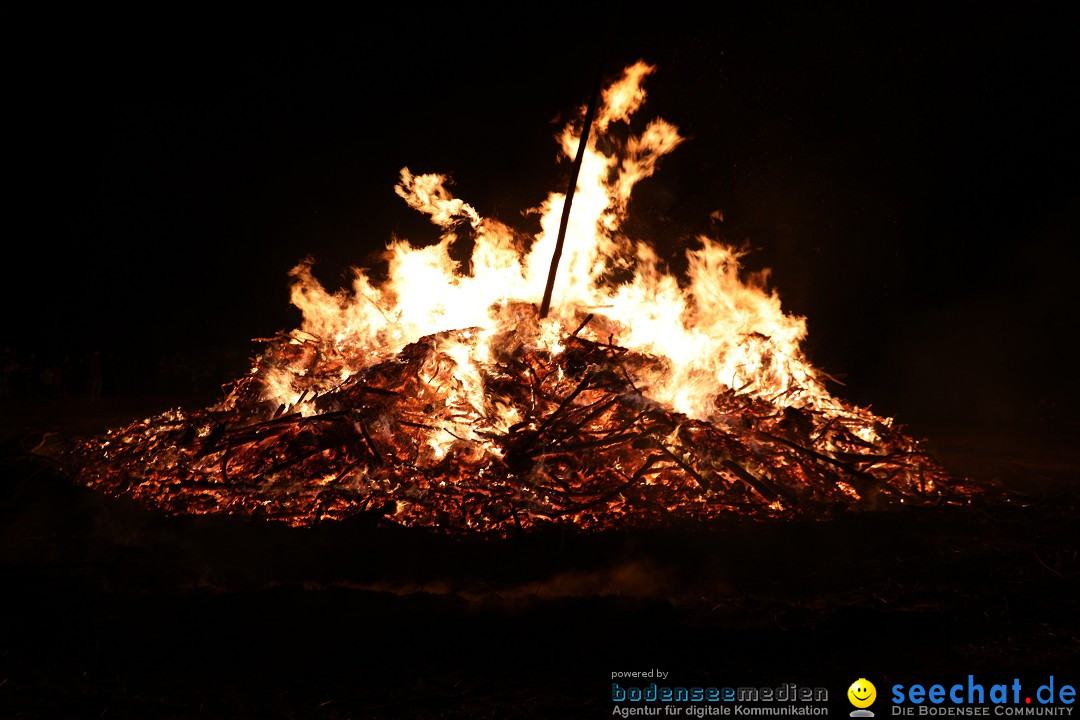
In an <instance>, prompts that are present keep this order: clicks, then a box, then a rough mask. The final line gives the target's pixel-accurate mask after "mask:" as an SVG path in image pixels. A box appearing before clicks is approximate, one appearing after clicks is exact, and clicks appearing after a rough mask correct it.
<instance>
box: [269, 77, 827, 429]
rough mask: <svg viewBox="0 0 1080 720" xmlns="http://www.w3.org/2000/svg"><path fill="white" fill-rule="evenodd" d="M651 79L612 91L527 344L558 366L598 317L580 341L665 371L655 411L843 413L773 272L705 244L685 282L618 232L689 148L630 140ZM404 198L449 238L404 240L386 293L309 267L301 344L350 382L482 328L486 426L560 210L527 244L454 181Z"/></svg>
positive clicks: (471, 359)
mask: <svg viewBox="0 0 1080 720" xmlns="http://www.w3.org/2000/svg"><path fill="white" fill-rule="evenodd" d="M653 70H654V67H653V66H651V65H648V64H646V63H644V62H638V63H635V64H634V65H631V66H630V67H628V68H626V69H625V70H624V71H623V74H622V77H621V78H620V79H619V80H618V81H616V82H615V83H613V84H612V85H611V86H609V87H608V88H607V89H606V90H605V91H604V92H603V95H602V102H601V106H600V108H599V110H598V113H597V118H596V121H595V128H594V129H595V132H594V133H592V135H591V137H590V139H589V144H588V147H587V148H586V152H585V156H584V160H583V162H582V165H581V171H580V174H579V177H578V185H577V189H576V192H575V195H574V200H573V205H572V211H571V213H570V218H569V225H568V228H567V232H566V239H565V247H564V251H563V255H562V258H561V261H560V265H559V268H558V274H557V279H556V283H555V292H554V296H553V303H552V312H551V313H550V315H549V317H548V318H546V319H544V320H542V321H541V322H540V324H539V327H538V328H536V332H535V333H534V334H533V335H532V336H531V337H530V338H529V339H528V341H529V342H532V343H535V344H536V346H537V347H540V348H543V349H546V350H550V351H552V352H557V351H558V350H559V349H560V346H559V343H560V340H561V339H562V338H565V337H566V335H567V333H568V332H572V331H573V330H574V329H575V328H576V327H577V326H578V325H580V323H581V322H582V320H583V318H584V317H585V316H586V315H587V314H592V315H593V316H594V320H593V321H592V322H590V323H589V324H588V325H587V326H586V327H585V328H584V329H582V331H581V333H582V336H583V337H587V338H591V339H595V340H600V341H606V342H613V343H615V344H618V345H620V346H622V347H625V348H628V349H630V350H634V351H638V352H641V353H646V354H649V355H653V356H656V357H658V358H662V359H663V360H664V362H663V363H662V364H661V365H660V366H659V367H660V368H661V369H659V370H657V371H656V372H655V373H653V374H652V375H651V376H650V377H647V378H640V380H641V381H642V385H643V386H646V387H647V388H648V389H647V394H648V397H649V398H650V399H652V400H654V401H656V402H659V403H661V404H663V405H665V406H668V407H670V408H672V409H673V410H675V411H677V412H680V413H683V414H686V415H688V416H689V417H691V418H695V419H700V420H709V419H710V418H712V417H713V416H714V414H715V413H716V412H717V411H716V408H715V404H714V398H715V397H716V395H717V393H718V392H720V391H723V390H725V389H728V388H731V389H736V390H738V391H739V392H741V393H746V394H750V395H753V396H759V397H766V398H768V399H770V400H772V401H774V402H777V403H779V404H781V405H791V406H796V407H812V408H817V409H829V410H831V411H834V412H835V411H840V410H841V406H840V405H839V404H838V403H836V402H835V401H834V400H833V398H832V397H831V396H830V395H829V393H828V392H827V391H826V390H825V388H824V386H823V384H822V382H821V380H820V374H819V373H818V372H817V371H815V369H814V368H813V367H811V366H810V365H809V364H808V362H807V361H806V359H805V357H804V355H803V353H802V351H801V350H800V342H801V341H802V339H803V338H804V336H805V334H806V323H805V321H804V319H803V318H801V317H796V316H792V315H788V314H785V313H784V312H783V310H782V309H781V306H780V300H779V298H778V297H777V296H776V294H775V292H770V291H768V290H767V289H766V288H765V282H764V281H765V276H764V274H757V275H751V276H749V277H747V278H745V279H744V278H743V277H742V276H741V274H740V264H739V260H740V252H739V251H738V250H735V249H734V248H731V247H729V246H727V245H724V244H720V243H718V242H715V241H713V240H711V239H709V238H708V237H705V236H701V237H699V238H698V241H697V247H694V248H692V249H690V250H688V251H687V258H688V260H689V268H688V271H687V276H686V278H685V279H684V280H683V281H680V280H679V279H678V278H676V277H674V276H673V275H671V274H670V273H668V272H666V271H665V270H664V268H663V265H662V263H661V261H660V260H659V258H658V257H657V254H656V252H655V251H654V250H653V248H652V247H650V246H649V245H648V244H646V243H644V242H635V241H632V240H630V239H629V238H627V237H626V236H625V235H623V234H622V233H621V231H620V229H621V227H622V224H623V221H624V220H625V218H626V213H627V206H628V202H629V199H630V194H631V192H632V190H633V189H634V186H635V185H636V184H637V183H638V182H639V181H640V180H643V179H645V178H647V177H649V176H650V175H652V174H653V173H654V172H655V171H656V169H657V166H658V164H659V162H660V160H661V158H663V157H664V156H665V155H667V154H668V153H670V152H671V151H672V150H674V149H675V148H676V147H678V146H679V144H680V143H681V142H682V141H683V138H682V137H681V136H680V135H679V131H678V129H677V128H676V127H675V126H673V125H671V124H670V123H668V122H665V121H663V120H659V119H657V120H652V121H651V122H649V123H648V124H647V125H646V126H645V128H644V130H642V131H641V132H640V134H629V135H627V132H626V130H627V127H628V125H629V121H630V119H631V116H632V115H633V114H634V113H635V112H636V111H637V110H638V109H639V108H640V107H641V106H642V104H643V103H644V102H645V97H646V95H645V91H644V89H643V87H642V82H643V80H644V79H645V78H646V77H647V76H648V75H649V74H650V73H652V72H653ZM579 125H580V123H574V122H571V123H569V124H568V125H567V126H566V128H565V129H564V130H563V131H562V133H561V134H560V135H559V138H558V139H559V143H560V147H561V150H562V152H563V153H564V154H565V155H566V157H567V158H572V157H573V156H574V155H575V154H576V152H577V147H578V143H579V142H580V136H581V133H580V130H579V127H578V126H579ZM617 129H619V130H621V131H622V132H621V134H618V133H616V132H615V131H616V130H617ZM601 148H606V149H607V150H606V151H605V150H601ZM395 189H396V191H397V194H398V195H400V196H401V197H402V198H404V199H405V201H406V202H407V203H408V204H409V205H410V206H412V207H413V208H415V209H417V210H419V211H421V212H423V213H425V214H427V215H428V217H429V218H430V219H431V222H432V223H434V224H435V225H437V226H438V227H440V228H442V230H443V234H442V236H441V240H440V241H439V242H438V243H436V244H434V245H430V246H428V247H414V246H412V245H410V244H409V243H408V242H406V241H403V240H398V241H395V242H394V243H393V244H391V245H390V247H389V248H388V251H387V254H388V263H389V271H388V276H387V279H386V280H385V281H384V282H374V281H373V280H372V278H371V277H370V276H369V274H368V273H367V272H365V271H363V270H357V271H356V274H355V278H354V280H353V284H352V289H351V292H339V293H336V294H330V293H328V292H327V291H326V290H325V289H324V288H323V287H322V286H321V285H320V284H319V282H318V281H317V280H316V279H315V277H314V276H313V275H312V272H311V265H310V263H308V262H305V263H303V264H301V265H299V266H298V267H296V268H295V269H294V270H293V277H294V285H293V289H292V301H293V303H294V304H295V305H296V306H297V307H298V308H299V309H300V310H301V311H302V312H303V318H304V319H303V325H302V328H301V329H300V331H299V332H300V333H302V334H303V336H304V337H305V338H306V339H310V338H312V337H313V338H317V339H318V340H319V341H321V342H322V343H328V344H331V345H332V346H333V347H332V349H333V350H337V351H339V355H340V357H339V359H340V360H342V362H343V366H344V367H345V368H346V369H345V373H346V374H351V373H354V372H356V371H358V370H360V369H361V367H363V366H365V365H366V364H370V363H372V362H376V361H379V360H382V359H385V358H388V357H392V356H394V355H395V354H396V353H398V352H400V351H401V350H402V349H403V348H404V347H405V346H406V345H408V344H410V343H413V342H415V341H417V340H418V339H419V338H421V337H424V336H426V335H431V334H433V333H438V332H441V331H446V330H451V329H460V328H475V329H476V330H475V332H476V333H477V334H478V337H477V339H476V342H474V343H470V344H469V346H468V347H467V348H465V347H460V348H458V349H456V350H452V352H451V354H452V356H453V357H454V359H455V360H456V361H457V363H458V372H459V374H460V375H461V377H462V378H463V379H464V381H465V387H467V388H468V392H469V393H470V394H473V393H475V395H474V396H473V397H471V398H470V399H469V402H470V404H471V405H472V406H473V407H474V408H476V409H477V411H478V412H482V413H483V412H484V410H483V407H484V393H483V387H482V384H481V383H480V382H479V380H478V376H477V373H476V372H475V368H473V364H474V363H485V362H489V361H490V356H489V346H488V341H489V340H490V338H491V337H492V336H494V335H495V334H497V333H500V332H503V331H505V330H507V329H510V328H512V327H517V326H518V325H519V321H520V318H519V316H518V314H517V313H516V311H515V310H514V308H515V307H516V306H517V304H518V303H539V300H540V298H541V297H542V295H543V291H544V285H545V281H546V279H547V275H548V272H549V266H550V262H551V257H552V253H553V250H554V246H555V241H556V235H557V233H558V227H559V219H560V216H561V213H562V209H563V202H564V199H565V197H564V195H563V194H561V193H551V194H550V195H549V196H548V197H547V199H546V200H544V201H543V203H542V204H541V205H540V207H539V208H538V212H539V213H540V215H541V221H540V227H541V230H540V232H539V233H538V234H537V235H536V236H535V237H534V238H532V239H531V242H522V240H521V238H520V237H519V236H518V235H517V234H515V233H514V232H513V231H512V230H511V229H509V228H508V227H506V226H505V225H503V224H502V223H500V222H498V221H494V220H489V219H486V218H483V217H481V216H480V214H479V213H478V212H477V211H476V210H475V209H474V208H473V207H472V206H470V205H469V204H468V203H466V202H463V201H462V200H460V199H458V198H455V197H454V196H453V195H452V194H451V193H450V191H449V190H448V189H447V183H446V179H445V177H443V176H440V175H433V174H428V175H414V174H413V173H412V172H410V171H409V169H408V168H405V169H402V171H401V178H400V181H399V183H398V185H397V187H396V188H395ZM461 233H467V234H470V235H472V236H473V241H474V244H473V250H472V256H471V261H470V262H469V263H468V264H467V271H466V269H465V268H463V267H462V266H460V265H459V263H458V262H456V261H455V260H453V259H452V258H451V254H450V249H451V246H452V245H453V244H454V243H455V241H457V240H459V235H460V234H461ZM519 331H520V328H519ZM298 337H301V336H300V335H298ZM266 381H267V387H268V399H269V400H270V401H272V402H274V403H279V404H282V405H285V406H287V407H296V408H298V409H299V410H301V411H302V412H313V408H311V407H310V406H305V404H304V403H303V402H302V401H303V396H305V395H307V396H308V397H310V396H311V395H312V394H313V391H320V390H325V389H326V388H312V387H311V378H310V377H309V376H308V373H307V371H306V369H305V367H303V366H301V367H296V366H291V367H283V368H282V367H279V368H274V369H270V370H268V371H267V378H266ZM489 419H490V420H492V421H493V422H494V423H495V424H496V426H498V425H500V424H505V425H508V424H511V423H513V422H515V421H516V420H517V418H515V417H513V415H512V414H511V415H510V416H507V417H504V418H501V421H502V422H499V420H500V419H499V418H495V417H489ZM451 439H452V437H450V436H449V435H447V436H446V437H445V438H443V440H446V441H449V440H451ZM436 442H438V440H436Z"/></svg>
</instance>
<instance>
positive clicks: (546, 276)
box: [72, 62, 973, 534]
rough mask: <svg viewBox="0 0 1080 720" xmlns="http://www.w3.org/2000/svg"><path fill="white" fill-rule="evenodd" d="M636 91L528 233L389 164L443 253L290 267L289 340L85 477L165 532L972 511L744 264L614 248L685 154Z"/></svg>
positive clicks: (398, 252) (631, 87)
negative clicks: (809, 349)
mask: <svg viewBox="0 0 1080 720" xmlns="http://www.w3.org/2000/svg"><path fill="white" fill-rule="evenodd" d="M653 71H654V68H653V67H652V66H650V65H647V64H646V63H644V62H638V63H636V64H634V65H632V66H630V67H628V68H626V69H625V70H624V71H623V72H622V75H621V77H620V78H619V79H618V80H616V81H615V82H614V83H612V84H610V85H609V86H607V87H606V88H605V89H604V90H603V92H602V93H601V94H600V95H599V97H598V102H597V104H596V105H595V107H594V108H590V109H589V111H588V112H586V113H585V118H586V121H585V122H582V121H581V120H580V119H579V120H577V121H574V122H571V123H569V124H568V125H567V126H566V128H565V129H564V130H563V131H562V132H561V134H560V135H559V136H558V138H557V140H558V142H559V145H560V148H561V151H562V152H563V153H564V154H565V156H566V157H567V158H575V157H577V156H579V147H580V149H581V153H580V157H579V158H578V162H579V165H578V166H577V167H576V169H577V173H576V185H573V186H572V190H571V192H568V193H565V194H563V193H554V192H553V193H551V194H550V195H549V196H548V197H547V199H546V200H544V201H543V202H542V203H541V205H540V207H539V208H537V209H536V211H535V212H537V213H538V214H539V216H540V231H539V232H538V233H537V234H535V235H534V236H532V237H529V236H526V235H525V234H524V233H521V232H518V231H515V230H514V229H512V228H510V227H508V226H507V225H505V224H503V223H501V222H499V221H497V220H493V219H488V218H484V217H481V216H480V214H479V213H478V212H477V211H476V210H475V209H474V208H473V207H472V206H470V205H469V204H467V203H466V202H464V201H462V200H461V199H458V198H456V197H454V196H453V195H452V194H451V192H450V191H449V189H448V182H447V180H446V178H445V177H443V176H440V175H434V174H420V175H417V174H413V173H412V172H410V171H409V170H408V169H407V168H406V169H403V170H402V171H401V176H400V180H399V182H398V184H397V186H396V188H395V189H396V192H397V194H398V195H400V196H401V198H403V199H404V201H405V202H406V203H408V204H409V205H410V206H411V207H413V208H415V209H416V210H418V211H420V212H422V213H424V214H426V215H427V216H428V217H429V218H430V220H431V222H432V223H434V224H435V225H436V226H438V227H439V228H440V230H441V239H440V240H439V241H438V242H437V243H435V244H431V245H428V246H426V247H414V246H413V245H412V244H410V243H409V242H408V241H405V240H395V241H394V242H392V243H391V244H390V245H389V247H388V249H387V254H386V261H387V267H386V272H385V277H384V278H383V277H382V276H379V279H377V278H376V275H375V274H374V273H373V272H370V271H365V270H360V269H357V270H355V276H354V279H353V281H352V287H351V288H349V289H347V290H341V291H338V292H335V293H331V292H328V291H327V290H326V289H324V288H323V287H322V286H321V285H320V283H319V282H318V281H317V280H316V278H315V276H314V274H313V263H312V261H311V260H305V261H303V262H301V263H300V264H299V265H298V266H297V267H296V268H294V270H293V271H292V302H293V303H294V304H295V305H296V306H297V307H298V308H299V309H300V310H301V311H302V313H303V323H302V326H301V327H300V328H298V329H295V330H293V331H291V332H287V333H285V332H283V333H281V334H279V335H278V336H276V337H273V338H268V339H265V338H264V339H262V340H260V341H259V342H260V343H262V349H261V352H259V353H258V354H256V356H255V357H254V358H253V361H252V368H251V371H250V373H249V374H247V375H245V376H243V377H241V378H240V379H238V380H237V381H235V382H234V383H232V384H231V385H230V386H227V387H226V394H225V396H224V399H223V400H221V401H220V402H219V403H218V404H217V405H214V406H212V407H209V408H204V409H179V408H178V409H174V410H170V411H168V412H166V413H163V414H162V415H159V416H157V417H153V418H148V419H146V420H142V421H138V422H134V423H132V424H130V425H128V426H127V427H123V428H118V429H115V430H112V431H110V432H108V433H107V434H106V435H104V436H102V437H99V438H93V439H89V440H86V441H83V442H82V443H81V444H80V445H79V446H78V447H77V449H76V450H75V451H74V453H73V456H72V462H73V463H74V465H75V466H76V468H77V471H78V478H79V480H80V482H82V483H84V484H86V485H88V486H91V487H94V488H97V489H99V490H101V491H104V492H106V493H112V494H118V495H124V496H129V497H133V498H136V499H138V500H140V501H143V502H145V503H146V504H148V505H150V506H153V507H156V508H160V509H161V510H164V511H166V512H168V513H221V514H232V515H242V516H256V517H262V518H266V519H267V520H273V521H280V522H284V523H288V524H291V525H295V526H310V525H313V524H315V523H319V522H325V521H328V520H343V519H346V518H350V517H358V516H360V517H367V518H374V519H376V520H378V521H379V522H385V523H394V524H398V525H403V526H419V527H428V528H436V529H439V530H444V531H472V532H481V533H493V534H506V533H508V532H513V531H519V530H523V531H527V530H529V529H533V528H539V527H544V526H551V525H559V524H561V525H567V526H573V527H576V528H581V529H616V528H627V527H659V526H671V525H676V524H692V523H700V522H710V521H713V520H717V519H720V518H725V517H731V516H733V515H737V516H749V517H762V518H768V517H781V516H801V515H818V516H827V515H828V514H830V513H833V512H836V511H847V510H849V509H858V508H882V507H890V506H895V505H898V504H901V503H914V504H924V503H935V504H940V503H949V504H963V503H967V502H968V501H969V500H970V497H971V494H972V492H973V488H972V486H971V484H970V483H969V482H967V481H965V480H963V479H962V478H958V477H955V476H953V475H952V474H951V473H950V472H948V471H947V470H946V469H945V468H943V467H942V466H941V465H940V464H939V463H938V462H936V461H935V460H934V458H933V457H932V456H931V455H930V454H929V453H928V452H927V450H926V449H925V446H924V443H923V442H922V441H919V440H917V439H915V438H913V437H911V436H909V435H907V434H906V433H905V431H904V430H903V429H902V428H901V427H900V426H898V425H897V424H896V423H895V422H894V421H893V420H892V419H890V418H885V417H879V416H877V415H875V414H874V413H873V412H871V411H870V410H868V409H864V408H860V407H856V406H853V405H851V404H849V403H847V402H845V401H843V400H841V399H839V398H837V397H834V396H833V394H831V393H830V391H829V390H828V389H827V384H828V383H829V382H830V378H829V377H828V376H827V375H826V374H824V373H823V372H822V371H820V370H818V369H816V368H815V367H813V366H812V365H811V364H810V363H809V361H808V360H807V358H806V356H805V355H804V353H803V351H802V350H801V343H802V341H803V340H804V338H805V336H806V332H807V330H806V322H805V319H804V318H801V317H797V316H793V315H790V314H786V313H785V312H784V311H783V309H782V308H781V303H780V300H779V297H778V296H777V294H776V293H775V291H772V290H770V289H768V287H767V274H765V273H756V274H753V273H745V272H744V271H743V270H742V268H741V266H740V260H741V258H742V252H741V251H740V250H738V249H736V248H733V247H730V246H728V245H725V244H723V243H721V242H718V241H716V240H713V239H710V238H708V237H705V236H702V237H700V238H698V239H697V241H696V244H695V245H694V246H693V247H691V248H690V249H689V250H687V252H686V257H687V261H688V262H687V270H686V272H685V274H684V275H682V276H679V277H676V276H675V275H673V274H672V273H670V272H669V271H668V270H667V269H666V268H665V264H664V263H663V261H662V259H661V258H660V256H659V255H658V253H657V251H656V250H655V249H654V247H653V246H652V245H650V244H648V243H646V242H643V241H637V240H634V239H632V238H630V237H627V236H626V234H625V233H623V232H622V230H621V228H622V227H623V225H624V222H625V220H626V217H627V212H628V203H629V200H630V194H631V191H632V190H633V188H634V186H635V185H636V183H638V182H639V181H641V180H642V179H644V178H647V177H649V176H650V175H652V174H653V173H654V172H655V171H656V170H657V167H658V164H659V162H660V160H661V159H662V158H663V157H664V156H665V155H666V154H668V153H670V152H671V151H673V150H675V149H676V148H677V147H678V146H679V145H680V143H681V142H682V140H683V138H682V137H681V136H680V135H679V132H678V129H677V128H676V127H675V126H673V125H671V124H670V123H668V122H666V121H664V120H660V119H653V120H651V121H649V122H648V123H647V124H645V126H644V128H643V129H642V130H640V132H634V131H632V126H631V123H630V120H631V117H632V116H633V115H634V114H635V113H636V111H638V110H639V109H640V108H641V106H642V104H643V103H644V100H645V91H644V89H643V81H644V79H645V78H646V77H647V76H649V75H650V74H651V73H652V72H653ZM593 116H595V117H593ZM590 130H591V133H590ZM568 196H570V197H571V198H572V203H571V202H568ZM564 208H565V209H567V210H569V209H570V208H572V212H568V213H567V214H566V216H565V218H564ZM560 220H562V225H563V227H562V228H560ZM560 230H561V232H560ZM557 244H559V245H560V248H559V250H560V253H556V252H555V251H556V245H557ZM469 246H471V253H470V254H469V257H468V259H467V261H465V262H459V261H455V260H454V259H453V257H454V256H460V255H461V254H462V253H461V248H468V247H469ZM553 256H554V257H555V258H556V262H553V261H552V258H553ZM551 278H555V282H554V285H553V294H552V296H551V298H550V309H549V308H548V303H547V302H546V300H547V298H544V299H545V302H544V303H541V298H543V297H544V294H545V286H546V285H548V283H549V280H550V279H551Z"/></svg>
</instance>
